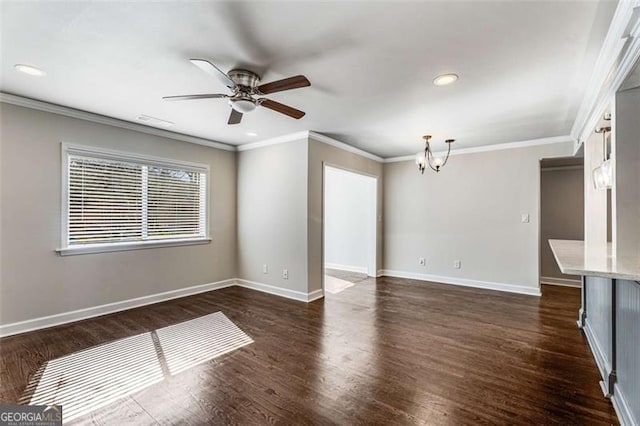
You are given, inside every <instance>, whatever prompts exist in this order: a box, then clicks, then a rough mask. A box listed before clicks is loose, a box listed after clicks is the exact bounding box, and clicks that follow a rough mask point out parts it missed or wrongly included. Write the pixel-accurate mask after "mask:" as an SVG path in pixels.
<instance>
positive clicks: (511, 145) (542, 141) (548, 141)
mask: <svg viewBox="0 0 640 426" xmlns="http://www.w3.org/2000/svg"><path fill="white" fill-rule="evenodd" d="M567 142H574V139H573V138H572V137H571V136H570V135H566V136H553V137H550V138H539V139H530V140H526V141H518V142H507V143H499V144H495V145H483V146H476V147H471V148H460V149H452V150H451V154H450V155H462V154H476V153H479V152H491V151H502V150H505V149H517V148H528V147H532V146H540V145H553V144H557V143H567ZM446 153H447V151H437V152H434V154H435V155H439V154H446ZM415 158H416V156H415V154H414V155H404V156H401V157H391V158H385V159H384V162H385V163H398V162H401V161H413V160H415Z"/></svg>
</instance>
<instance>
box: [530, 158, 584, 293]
mask: <svg viewBox="0 0 640 426" xmlns="http://www.w3.org/2000/svg"><path fill="white" fill-rule="evenodd" d="M584 179H585V178H584V159H583V158H582V157H559V158H544V159H542V160H540V247H539V250H540V253H539V258H540V284H541V285H543V284H546V285H559V286H567V287H580V286H581V280H580V277H578V276H575V275H565V274H563V273H562V272H561V271H560V268H558V264H557V263H556V261H555V259H554V256H553V253H552V252H551V247H549V240H550V239H555V240H583V239H584Z"/></svg>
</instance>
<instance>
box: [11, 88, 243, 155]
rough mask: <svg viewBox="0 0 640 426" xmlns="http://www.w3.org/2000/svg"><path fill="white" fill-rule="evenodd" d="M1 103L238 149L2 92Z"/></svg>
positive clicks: (227, 148) (233, 147) (192, 141)
mask: <svg viewBox="0 0 640 426" xmlns="http://www.w3.org/2000/svg"><path fill="white" fill-rule="evenodd" d="M0 102H4V103H6V104H11V105H16V106H21V107H25V108H31V109H35V110H39V111H45V112H50V113H53V114H59V115H64V116H67V117H72V118H78V119H81V120H85V121H91V122H94V123H100V124H106V125H108V126H114V127H119V128H121V129H127V130H134V131H136V132H141V133H147V134H150V135H155V136H161V137H163V138H170V139H175V140H179V141H183V142H190V143H195V144H198V145H204V146H208V147H210V148H217V149H222V150H225V151H235V150H236V147H235V146H233V145H228V144H225V143H222V142H217V141H212V140H209V139H204V138H199V137H196V136H189V135H185V134H182V133H177V132H172V131H169V130H163V129H158V128H156V127H151V126H145V125H144V124H139V123H135V122H132V121H126V120H121V119H119V118H113V117H107V116H106V115H100V114H95V113H92V112H88V111H83V110H80V109H75V108H70V107H66V106H63V105H58V104H52V103H49V102H44V101H39V100H36V99H31V98H25V97H22V96H18V95H12V94H10V93H4V92H0Z"/></svg>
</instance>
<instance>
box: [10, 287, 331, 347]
mask: <svg viewBox="0 0 640 426" xmlns="http://www.w3.org/2000/svg"><path fill="white" fill-rule="evenodd" d="M233 286H239V287H244V288H248V289H251V290H257V291H261V292H263V293H269V294H272V295H275V296H280V297H285V298H287V299H293V300H298V301H300V302H307V303H308V302H313V301H314V300H318V299H321V298H322V297H324V291H323V290H322V289H320V290H315V291H312V292H310V293H303V292H301V291H295V290H289V289H285V288H280V287H275V286H272V285H268V284H263V283H257V282H254V281H248V280H243V279H239V278H230V279H228V280H223V281H217V282H214V283H208V284H201V285H196V286H192V287H186V288H181V289H178V290H171V291H166V292H164V293H158V294H151V295H149V296H142V297H136V298H134V299H128V300H122V301H120V302H114V303H107V304H106V305H100V306H92V307H89V308H84V309H78V310H75V311H70V312H63V313H61V314H55V315H48V316H45V317H40V318H34V319H30V320H25V321H19V322H14V323H11V324H5V325H0V337H7V336H13V335H15V334H21V333H27V332H29V331H36V330H41V329H43V328H49V327H55V326H58V325H63V324H68V323H72V322H76V321H82V320H85V319H89V318H95V317H99V316H102V315H107V314H113V313H116V312H121V311H126V310H129V309H134V308H138V307H141V306H146V305H152V304H154V303H161V302H165V301H167V300H172V299H178V298H181V297H187V296H192V295H194V294H200V293H206V292H209V291H213V290H220V289H222V288H227V287H233Z"/></svg>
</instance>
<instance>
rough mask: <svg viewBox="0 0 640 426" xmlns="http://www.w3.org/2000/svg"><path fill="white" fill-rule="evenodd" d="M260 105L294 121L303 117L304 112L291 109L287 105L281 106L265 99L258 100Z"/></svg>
mask: <svg viewBox="0 0 640 426" xmlns="http://www.w3.org/2000/svg"><path fill="white" fill-rule="evenodd" d="M260 105H262V106H263V107H265V108H269V109H271V110H274V111H276V112H279V113H280V114H284V115H288V116H289V117H292V118H295V119H296V120H299V119H301V118H302V117H304V115H305V112H304V111H300V110H299V109H295V108H292V107H290V106H288V105H285V104H281V103H280V102H276V101H272V100H271V99H267V98H262V99H260Z"/></svg>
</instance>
